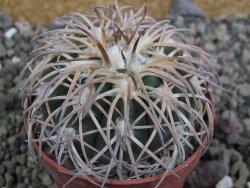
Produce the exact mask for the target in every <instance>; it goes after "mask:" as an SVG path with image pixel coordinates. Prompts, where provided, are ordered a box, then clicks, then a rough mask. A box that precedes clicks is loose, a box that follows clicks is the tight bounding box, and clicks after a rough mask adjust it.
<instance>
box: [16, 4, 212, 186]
mask: <svg viewBox="0 0 250 188" xmlns="http://www.w3.org/2000/svg"><path fill="white" fill-rule="evenodd" d="M60 21H61V22H62V23H64V27H63V28H60V29H55V30H51V31H48V32H46V33H43V34H41V35H39V36H37V37H36V38H35V39H34V41H35V49H34V50H33V52H32V54H31V59H30V61H29V62H28V63H27V65H26V66H25V68H24V71H23V83H22V87H21V99H22V101H23V102H24V101H28V106H27V107H26V108H25V113H24V114H25V118H26V119H27V120H28V121H29V126H28V142H29V146H30V147H29V148H30V151H31V152H33V149H32V146H31V145H32V144H31V143H32V142H37V143H38V145H39V155H41V152H42V151H46V152H47V153H50V154H52V155H53V156H54V160H55V161H57V163H59V164H61V165H63V166H66V167H67V168H69V169H72V172H74V173H75V174H76V175H85V176H88V175H90V176H95V177H96V178H98V179H99V180H101V181H102V182H103V185H104V184H105V182H106V181H107V179H121V180H123V179H139V178H143V177H148V176H153V175H156V174H162V173H164V172H171V170H172V169H173V168H174V167H176V166H178V165H179V164H180V163H182V162H184V161H185V160H186V159H187V157H188V156H189V154H188V153H190V151H194V150H195V149H196V148H197V146H202V147H204V148H206V147H207V146H206V145H204V143H203V140H204V138H207V140H208V142H210V140H211V137H212V132H213V117H212V113H211V109H210V107H211V101H210V99H209V98H208V93H209V91H210V90H211V86H212V85H217V84H216V82H215V80H216V74H215V69H214V66H213V64H212V61H211V58H212V57H211V56H210V55H209V54H207V53H206V52H204V51H203V50H202V49H200V48H198V47H196V46H193V45H189V44H187V43H186V42H185V38H184V36H183V34H182V33H181V31H182V29H177V28H175V27H174V26H172V25H170V24H169V21H168V20H164V21H156V20H155V19H153V18H152V17H150V16H147V15H146V8H145V5H143V6H142V7H141V8H140V9H139V10H138V11H136V10H134V9H133V8H132V7H130V6H124V7H119V6H118V3H117V1H115V5H114V6H93V7H92V9H91V10H90V11H89V12H87V13H85V14H81V13H70V14H68V15H67V16H65V17H62V18H60Z"/></svg>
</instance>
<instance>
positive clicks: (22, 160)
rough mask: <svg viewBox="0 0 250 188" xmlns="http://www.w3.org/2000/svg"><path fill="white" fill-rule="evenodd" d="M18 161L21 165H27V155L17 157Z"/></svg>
mask: <svg viewBox="0 0 250 188" xmlns="http://www.w3.org/2000/svg"><path fill="white" fill-rule="evenodd" d="M16 161H17V162H18V163H19V164H21V165H23V164H25V162H26V155H25V154H19V155H16Z"/></svg>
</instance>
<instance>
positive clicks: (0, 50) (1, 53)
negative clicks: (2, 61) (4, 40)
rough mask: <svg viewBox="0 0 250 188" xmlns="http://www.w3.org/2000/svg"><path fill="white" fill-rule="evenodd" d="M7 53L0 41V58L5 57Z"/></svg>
mask: <svg viewBox="0 0 250 188" xmlns="http://www.w3.org/2000/svg"><path fill="white" fill-rule="evenodd" d="M6 54H7V51H6V48H5V47H4V46H3V45H2V44H1V43H0V58H2V57H5V56H6Z"/></svg>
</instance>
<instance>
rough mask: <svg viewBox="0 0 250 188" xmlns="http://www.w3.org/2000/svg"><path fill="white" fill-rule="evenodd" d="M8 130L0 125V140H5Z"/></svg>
mask: <svg viewBox="0 0 250 188" xmlns="http://www.w3.org/2000/svg"><path fill="white" fill-rule="evenodd" d="M7 134H8V130H7V128H6V127H5V126H2V125H0V140H4V139H6V138H7Z"/></svg>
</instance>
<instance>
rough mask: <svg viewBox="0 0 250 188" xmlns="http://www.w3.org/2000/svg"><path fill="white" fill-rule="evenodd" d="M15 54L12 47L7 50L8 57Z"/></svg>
mask: <svg viewBox="0 0 250 188" xmlns="http://www.w3.org/2000/svg"><path fill="white" fill-rule="evenodd" d="M14 54H15V51H14V50H13V49H9V50H7V55H8V57H12V56H13V55H14Z"/></svg>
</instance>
